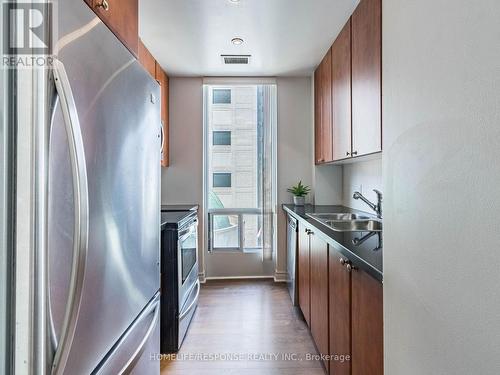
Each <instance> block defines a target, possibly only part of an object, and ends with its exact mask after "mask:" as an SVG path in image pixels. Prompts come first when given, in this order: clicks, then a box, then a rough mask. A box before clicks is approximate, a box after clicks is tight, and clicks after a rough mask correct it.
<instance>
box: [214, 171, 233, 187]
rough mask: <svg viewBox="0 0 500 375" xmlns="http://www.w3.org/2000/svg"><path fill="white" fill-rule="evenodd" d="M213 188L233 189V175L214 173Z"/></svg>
mask: <svg viewBox="0 0 500 375" xmlns="http://www.w3.org/2000/svg"><path fill="white" fill-rule="evenodd" d="M213 187H214V188H228V187H231V173H214V180H213Z"/></svg>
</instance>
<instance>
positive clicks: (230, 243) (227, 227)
mask: <svg viewBox="0 0 500 375" xmlns="http://www.w3.org/2000/svg"><path fill="white" fill-rule="evenodd" d="M212 220H213V223H212V225H213V227H212V231H213V241H214V243H213V247H214V248H217V249H224V248H230V249H237V248H239V247H240V232H239V230H240V229H239V225H240V223H239V219H238V215H213V216H212Z"/></svg>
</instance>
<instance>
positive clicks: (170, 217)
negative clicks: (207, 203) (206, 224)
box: [160, 211, 197, 229]
mask: <svg viewBox="0 0 500 375" xmlns="http://www.w3.org/2000/svg"><path fill="white" fill-rule="evenodd" d="M192 216H197V212H196V211H168V212H162V213H161V219H160V222H161V228H164V227H169V228H173V229H177V228H180V227H181V226H182V225H183V224H184V223H185V222H186V221H188V220H190V218H191V217H192Z"/></svg>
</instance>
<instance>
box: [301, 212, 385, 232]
mask: <svg viewBox="0 0 500 375" xmlns="http://www.w3.org/2000/svg"><path fill="white" fill-rule="evenodd" d="M307 216H309V217H310V218H312V219H314V220H317V221H319V222H320V223H322V224H324V225H326V226H327V227H329V228H331V229H332V230H334V231H336V232H382V220H380V219H377V218H374V217H370V216H367V215H359V214H352V213H334V214H333V213H332V214H307Z"/></svg>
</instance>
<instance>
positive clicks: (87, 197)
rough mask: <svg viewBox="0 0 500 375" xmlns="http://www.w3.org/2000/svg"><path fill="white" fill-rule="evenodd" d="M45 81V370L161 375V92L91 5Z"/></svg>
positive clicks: (61, 44) (64, 17) (65, 15)
mask: <svg viewBox="0 0 500 375" xmlns="http://www.w3.org/2000/svg"><path fill="white" fill-rule="evenodd" d="M57 4H58V5H57V8H58V9H57V13H56V14H57V18H56V19H55V20H54V21H55V22H57V24H56V27H57V30H58V37H57V43H56V51H57V52H56V53H57V60H56V61H55V62H54V69H53V70H52V74H51V75H50V78H49V81H48V85H47V87H48V90H47V97H48V104H49V105H50V111H49V113H50V119H49V121H48V123H49V124H50V128H49V132H48V133H47V134H48V139H47V145H48V148H47V161H48V163H47V165H48V169H47V176H48V179H47V182H48V183H47V192H46V194H47V195H46V202H47V204H46V208H47V216H46V227H47V229H48V231H47V237H46V240H47V251H48V255H47V268H48V269H47V273H46V275H47V290H46V297H47V301H48V303H47V317H46V318H47V330H46V332H47V341H48V342H50V345H48V347H49V350H47V355H48V357H49V359H48V360H47V364H48V365H49V367H50V371H51V372H52V373H56V374H71V375H73V374H76V375H79V374H82V375H84V374H85V375H86V374H91V373H92V374H94V373H95V374H122V373H127V374H129V373H131V374H141V375H149V374H151V375H153V374H159V372H160V364H159V362H158V361H157V358H156V357H155V355H156V354H158V353H159V322H158V319H159V306H160V305H159V285H160V284H159V281H160V277H159V272H160V271H159V256H160V254H159V244H160V237H159V235H160V219H159V216H160V156H161V121H160V89H159V86H158V84H157V83H156V82H155V81H154V79H153V78H152V77H150V75H149V74H148V73H147V72H146V71H145V70H144V69H143V68H142V67H141V65H140V64H139V63H138V61H137V60H136V59H135V58H134V56H133V55H132V54H131V53H130V52H129V51H128V50H127V49H126V48H125V47H124V46H123V45H122V44H121V43H120V42H119V41H118V40H117V38H116V37H115V36H114V35H113V33H111V32H110V31H109V29H108V28H107V27H106V26H105V25H104V24H103V23H102V22H101V21H100V20H99V19H98V18H97V17H96V16H95V14H94V13H93V12H92V11H91V10H90V9H89V8H88V6H87V5H86V4H85V3H84V1H83V0H64V1H59V2H58V3H57Z"/></svg>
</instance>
